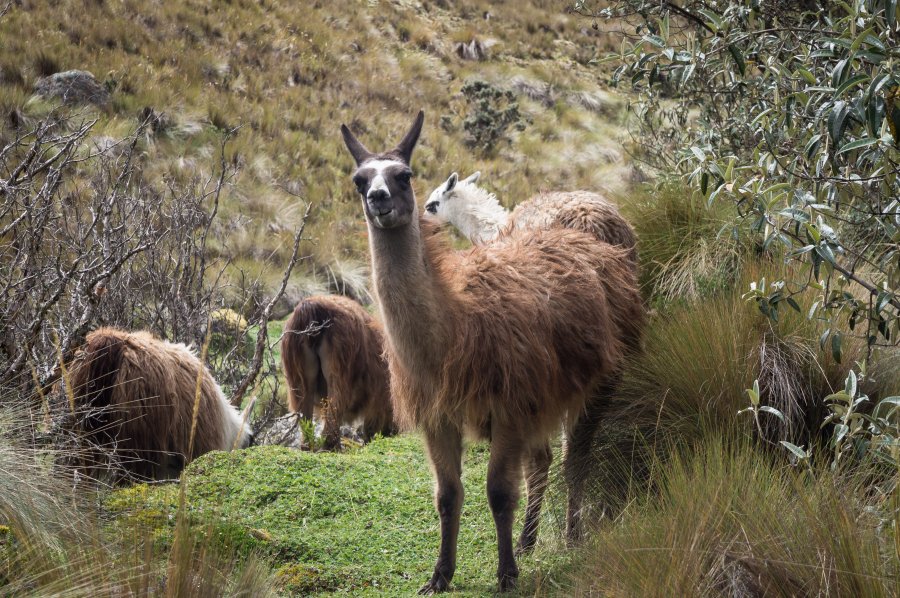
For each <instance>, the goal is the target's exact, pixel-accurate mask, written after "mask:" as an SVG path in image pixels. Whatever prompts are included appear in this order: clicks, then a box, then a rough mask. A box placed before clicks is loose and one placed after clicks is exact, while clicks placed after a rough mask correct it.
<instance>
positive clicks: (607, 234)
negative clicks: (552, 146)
mask: <svg viewBox="0 0 900 598" xmlns="http://www.w3.org/2000/svg"><path fill="white" fill-rule="evenodd" d="M480 176H481V173H480V172H476V173H475V174H473V175H471V176H470V177H468V178H466V179H463V180H461V181H460V180H459V176H458V175H457V174H456V173H455V172H454V173H453V174H451V175H450V178H448V179H447V180H446V181H445V182H444V183H443V184H441V186H440V187H438V188H437V189H435V190H434V191H432V192H431V195H430V196H429V198H428V201H427V202H426V203H425V211H427V212H428V213H430V214H432V216H433V217H434V218H436V219H437V220H439V221H440V222H449V223H450V224H452V225H453V226H455V227H456V228H457V229H459V231H460V232H461V233H462V234H463V235H465V237H466V238H468V239H469V240H470V241H471V242H472V243H474V244H476V245H478V244H482V243H487V242H489V241H492V240H494V239H496V238H497V237H498V236H499V235H501V234H503V233H504V232H507V231H508V230H511V229H516V228H517V229H536V228H548V227H551V226H564V227H567V228H574V229H578V230H583V231H584V232H587V233H590V234H592V235H594V237H596V238H597V239H598V240H600V241H603V242H604V243H609V244H610V245H621V246H622V247H626V248H628V249H630V250H631V252H630V254H629V255H630V257H631V259H632V262H633V263H634V264H635V267H637V239H636V238H635V235H634V229H632V228H631V225H630V224H628V221H627V220H625V219H624V218H622V216H621V215H620V214H619V210H618V209H617V208H616V206H615V205H614V204H613V203H612V202H610V201H609V200H607V199H606V198H605V197H603V196H602V195H600V194H599V193H594V192H592V191H553V192H546V193H539V194H538V195H535V196H534V197H532V198H531V199H529V200H528V201H524V202H522V203H520V204H519V205H518V206H516V208H515V209H514V210H513V211H512V213H509V212H508V211H507V210H506V209H505V208H504V207H503V206H501V205H500V202H498V201H497V198H496V197H495V196H494V194H493V193H489V192H488V191H486V190H485V189H483V188H482V187H479V186H478V185H476V184H475V183H476V182H477V181H478V179H479V177H480Z"/></svg>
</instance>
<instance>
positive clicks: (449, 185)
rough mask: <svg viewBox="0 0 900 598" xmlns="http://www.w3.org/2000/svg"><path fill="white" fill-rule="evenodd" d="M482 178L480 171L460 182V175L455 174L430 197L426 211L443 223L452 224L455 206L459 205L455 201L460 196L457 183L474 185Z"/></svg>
mask: <svg viewBox="0 0 900 598" xmlns="http://www.w3.org/2000/svg"><path fill="white" fill-rule="evenodd" d="M480 176H481V172H480V171H479V172H475V173H473V174H471V175H469V176H468V177H466V178H464V179H463V180H462V181H460V180H459V175H458V174H456V173H455V172H454V173H453V174H451V175H450V178H448V179H447V180H446V181H444V183H443V184H442V185H441V186H440V187H438V188H437V189H435V190H434V191H432V192H431V195H429V196H428V201H426V202H425V211H426V212H428V213H429V214H431V215H433V216H435V217H436V218H437V219H438V220H440V221H441V222H451V221H452V220H453V217H452V216H453V215H452V211H453V208H454V204H455V203H458V202H456V201H454V199H455V198H457V197H458V196H459V193H458V188H457V186H456V184H457V182H460V183H463V184H469V185H474V184H475V183H476V182H478V178H479V177H480Z"/></svg>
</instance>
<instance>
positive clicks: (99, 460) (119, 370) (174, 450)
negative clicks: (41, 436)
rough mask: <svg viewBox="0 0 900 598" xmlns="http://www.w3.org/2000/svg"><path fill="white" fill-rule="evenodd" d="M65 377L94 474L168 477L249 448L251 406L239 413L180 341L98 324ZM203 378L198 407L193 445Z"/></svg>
mask: <svg viewBox="0 0 900 598" xmlns="http://www.w3.org/2000/svg"><path fill="white" fill-rule="evenodd" d="M68 374H69V375H68V376H67V378H66V381H67V383H68V384H69V385H70V389H71V397H72V400H73V402H74V408H75V412H76V416H77V417H78V423H77V430H76V431H77V432H78V433H79V435H83V437H84V439H85V440H86V441H87V442H88V443H89V446H90V447H92V448H89V449H88V451H87V454H88V455H90V457H89V458H90V460H91V461H90V462H84V463H83V465H84V466H85V468H86V469H87V470H88V473H89V475H91V476H92V477H97V474H101V473H104V472H109V473H111V474H112V476H113V478H114V479H115V480H116V481H120V480H124V479H128V478H137V479H171V478H175V477H178V475H179V474H180V473H181V470H182V469H183V468H184V466H185V465H186V464H187V463H189V462H190V461H192V460H194V459H196V458H197V457H199V456H200V455H202V454H204V453H208V452H209V451H216V450H219V451H228V450H231V449H232V448H246V447H247V446H249V445H250V444H251V443H252V441H253V434H252V433H251V431H250V428H249V426H248V425H247V421H246V418H247V415H248V414H249V410H250V409H251V408H252V405H251V406H248V408H247V409H246V410H245V411H244V413H239V412H238V411H237V410H236V409H235V408H234V407H232V406H231V404H229V403H228V401H227V400H226V398H225V395H224V394H223V393H222V389H221V388H219V385H218V384H216V381H215V380H213V377H212V374H210V372H209V370H208V369H207V368H206V366H205V365H203V364H202V363H201V362H200V359H198V358H197V356H196V355H194V353H193V352H191V350H190V349H188V348H187V347H186V346H185V345H183V344H175V343H170V342H168V341H164V340H160V339H158V338H156V337H155V336H153V335H152V334H150V333H149V332H145V331H139V332H126V331H124V330H118V329H116V328H100V329H98V330H95V331H93V332H91V333H90V334H88V335H87V339H86V342H85V345H84V346H83V347H82V348H81V349H80V351H79V352H78V354H77V355H76V356H75V358H74V360H73V362H72V363H71V364H70V365H69V372H68ZM198 379H199V393H200V394H199V399H200V403H199V408H198V411H197V424H196V430H195V432H194V441H193V447H191V446H190V444H191V442H190V438H191V426H192V424H193V418H194V402H195V398H196V397H197V390H198Z"/></svg>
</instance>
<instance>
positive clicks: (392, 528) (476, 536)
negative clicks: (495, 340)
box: [108, 436, 561, 595]
mask: <svg viewBox="0 0 900 598" xmlns="http://www.w3.org/2000/svg"><path fill="white" fill-rule="evenodd" d="M487 458H488V450H487V447H486V445H483V444H475V445H473V446H471V447H470V448H469V449H468V450H467V451H466V454H465V457H464V475H463V483H464V485H465V489H466V499H465V504H464V507H463V514H462V526H461V531H460V541H459V569H458V571H457V575H456V582H455V587H456V588H457V589H459V590H461V591H462V592H463V594H464V595H482V594H484V593H487V592H490V591H492V590H493V588H494V584H495V580H494V571H495V569H496V540H495V537H494V536H495V534H494V525H493V520H492V518H491V515H490V511H489V509H488V506H487V501H486V498H485V490H484V488H485V476H486V468H487ZM185 475H186V490H187V495H186V496H187V514H188V516H189V517H190V520H191V522H192V524H193V525H194V526H195V528H197V529H198V530H199V533H201V534H202V535H204V536H205V537H206V538H208V539H210V540H212V541H213V543H214V544H215V545H217V546H218V547H220V548H222V549H224V550H230V551H231V550H233V551H235V552H236V553H237V554H244V555H246V554H250V553H251V552H255V553H261V554H262V555H264V556H266V557H268V558H269V559H271V561H272V562H273V564H274V566H276V567H278V577H279V578H280V583H281V585H282V589H283V591H285V592H287V593H288V594H291V595H307V594H309V593H322V592H324V593H330V592H335V593H344V592H351V593H353V594H359V593H363V594H368V593H372V594H377V593H382V592H387V593H392V594H396V593H409V592H412V591H414V590H415V589H416V588H418V587H419V586H420V585H421V584H422V583H424V581H425V580H426V579H427V578H428V576H429V575H430V572H431V568H432V566H433V564H434V559H435V558H436V556H437V549H438V544H439V522H438V517H437V513H436V512H435V510H434V507H433V503H432V478H431V474H430V472H429V469H428V464H427V459H426V457H425V454H424V451H423V447H422V443H421V439H419V438H418V437H416V436H400V437H395V438H389V439H379V440H376V441H374V442H372V443H370V444H369V445H368V446H366V447H364V448H362V449H359V450H357V451H355V452H354V453H353V454H333V453H308V452H301V451H296V450H291V449H287V448H283V447H272V446H263V447H253V448H251V449H248V450H243V451H236V452H232V453H220V452H215V453H210V454H208V455H205V456H204V457H202V458H200V459H198V460H197V461H195V462H194V463H192V464H191V465H190V466H189V467H188V468H187V470H186V473H185ZM175 490H177V489H175V488H173V487H158V486H137V487H135V488H131V489H126V490H120V491H117V492H115V493H113V495H112V496H111V497H110V499H109V501H108V505H109V507H110V508H111V509H113V510H114V511H116V512H117V513H118V514H119V515H120V516H124V517H127V518H129V519H130V520H131V521H134V522H142V523H146V524H148V525H154V526H157V533H158V535H160V536H166V535H171V533H172V531H173V529H174V517H168V516H166V517H160V516H159V514H160V513H166V514H173V513H175V511H176V507H177V502H178V493H177V491H175ZM160 505H165V506H164V507H162V508H160ZM144 509H147V512H144ZM520 519H521V518H520ZM556 521H557V519H556V518H555V517H554V516H553V515H552V514H548V516H547V521H546V524H544V529H543V534H544V539H543V540H542V542H541V544H540V545H539V548H538V550H537V552H536V556H537V557H538V559H539V560H535V559H534V558H532V557H527V558H525V559H522V561H521V568H522V572H523V578H522V585H523V587H524V588H526V589H527V588H533V586H534V584H535V583H536V582H537V579H538V578H541V579H544V578H546V576H547V575H551V574H552V567H550V565H549V564H548V563H553V562H555V561H554V560H553V559H554V558H555V559H557V560H558V556H557V557H554V556H553V551H554V549H556V548H559V541H560V535H561V532H560V531H559V527H558V526H557V525H556ZM548 559H549V560H548ZM539 563H540V564H539ZM548 569H550V570H551V572H550V573H548Z"/></svg>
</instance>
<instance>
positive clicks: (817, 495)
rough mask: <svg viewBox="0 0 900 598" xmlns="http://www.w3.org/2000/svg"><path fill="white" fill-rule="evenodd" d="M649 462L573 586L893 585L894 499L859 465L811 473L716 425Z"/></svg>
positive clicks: (792, 591)
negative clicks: (651, 466)
mask: <svg viewBox="0 0 900 598" xmlns="http://www.w3.org/2000/svg"><path fill="white" fill-rule="evenodd" d="M657 471H658V479H657V480H656V484H655V487H656V491H655V492H652V493H645V494H643V495H641V494H638V495H635V496H634V497H633V499H632V502H631V503H630V504H629V506H628V508H627V509H626V510H625V511H624V512H623V513H622V514H621V516H620V517H619V518H618V519H617V520H616V521H614V522H612V523H611V524H609V525H608V526H607V527H606V528H605V529H603V530H601V531H599V532H598V533H597V534H596V535H595V537H594V538H593V541H592V543H591V544H590V545H589V546H588V547H587V548H586V549H585V550H584V551H583V556H582V562H581V563H580V565H579V566H578V567H576V572H575V574H574V576H573V578H574V584H573V585H574V590H575V591H574V593H575V594H577V595H602V596H613V597H615V596H722V595H727V596H798V595H804V596H872V597H877V596H895V595H897V594H896V592H897V590H898V581H897V580H898V579H900V577H898V576H900V559H898V552H897V550H896V546H894V545H893V542H894V540H895V537H896V534H897V529H896V527H895V526H896V518H897V513H896V512H895V511H892V509H894V510H895V509H896V506H897V505H896V504H891V501H890V500H888V501H883V500H882V499H879V498H876V495H875V494H874V493H871V492H870V489H869V487H868V484H867V482H866V480H865V478H864V476H863V475H861V473H857V474H855V475H852V476H848V475H843V476H841V475H836V474H833V473H831V472H827V471H822V472H817V474H816V475H815V476H813V475H810V474H809V473H808V472H806V471H805V470H799V469H795V468H791V467H789V466H786V465H784V464H782V463H781V462H780V461H773V460H772V459H771V458H769V457H768V456H767V455H765V454H763V453H761V452H760V451H758V449H757V447H755V446H753V445H752V444H751V443H749V442H747V441H746V439H744V440H743V441H742V440H739V439H738V440H736V439H734V438H727V439H726V437H723V436H715V435H712V436H711V437H710V438H708V439H707V440H705V441H704V442H703V443H701V444H700V445H699V446H698V448H697V450H696V451H693V450H682V451H675V456H674V458H672V459H671V460H670V461H669V462H668V463H667V464H666V466H665V468H660V469H658V470H657ZM877 496H881V495H877ZM895 502H896V501H895Z"/></svg>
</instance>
